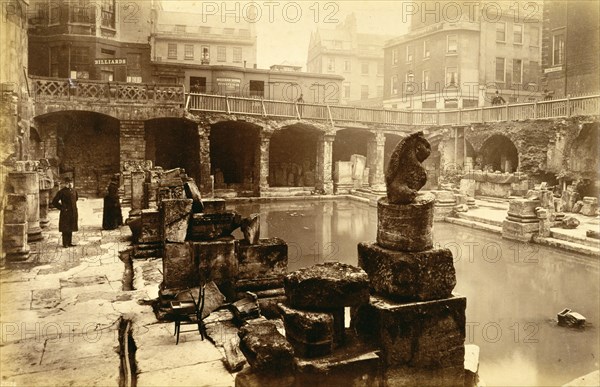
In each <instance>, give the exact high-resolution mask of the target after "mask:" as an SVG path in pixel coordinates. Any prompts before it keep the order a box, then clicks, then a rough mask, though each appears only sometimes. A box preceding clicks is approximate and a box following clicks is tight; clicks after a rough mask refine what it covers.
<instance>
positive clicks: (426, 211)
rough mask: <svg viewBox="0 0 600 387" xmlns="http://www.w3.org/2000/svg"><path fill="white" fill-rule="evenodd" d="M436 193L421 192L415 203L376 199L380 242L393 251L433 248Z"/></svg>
mask: <svg viewBox="0 0 600 387" xmlns="http://www.w3.org/2000/svg"><path fill="white" fill-rule="evenodd" d="M433 206H434V196H433V195H431V194H429V193H419V194H418V195H417V197H416V198H415V200H414V202H413V203H410V204H390V203H389V202H388V200H387V198H381V199H379V200H378V201H377V216H378V219H377V243H378V244H379V245H380V246H381V247H384V248H387V249H390V250H401V251H423V250H427V249H430V248H432V247H433V234H432V224H433Z"/></svg>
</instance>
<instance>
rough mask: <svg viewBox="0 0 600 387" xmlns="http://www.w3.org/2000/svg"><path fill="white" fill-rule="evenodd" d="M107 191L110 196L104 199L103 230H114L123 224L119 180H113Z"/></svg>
mask: <svg viewBox="0 0 600 387" xmlns="http://www.w3.org/2000/svg"><path fill="white" fill-rule="evenodd" d="M107 191H108V194H107V195H106V196H105V197H104V209H103V211H102V229H104V230H114V229H115V228H117V227H119V226H121V225H122V224H123V215H122V213H121V203H120V202H119V183H118V178H113V179H112V180H111V181H110V183H109V184H108V188H107Z"/></svg>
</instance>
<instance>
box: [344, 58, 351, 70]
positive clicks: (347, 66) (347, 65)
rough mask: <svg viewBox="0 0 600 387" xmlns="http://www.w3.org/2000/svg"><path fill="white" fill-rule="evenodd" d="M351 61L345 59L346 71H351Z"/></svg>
mask: <svg viewBox="0 0 600 387" xmlns="http://www.w3.org/2000/svg"><path fill="white" fill-rule="evenodd" d="M350 63H351V62H350V61H349V60H345V61H344V71H345V72H350V70H351V69H352V67H351V65H350Z"/></svg>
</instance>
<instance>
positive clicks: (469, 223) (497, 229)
mask: <svg viewBox="0 0 600 387" xmlns="http://www.w3.org/2000/svg"><path fill="white" fill-rule="evenodd" d="M444 220H445V221H446V222H448V223H452V224H458V225H460V226H465V227H470V228H475V229H478V230H485V231H490V232H494V233H496V234H502V226H495V225H493V224H488V223H483V222H479V221H476V220H470V219H461V218H451V217H448V216H447V217H446V218H444Z"/></svg>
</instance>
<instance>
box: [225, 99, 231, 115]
mask: <svg viewBox="0 0 600 387" xmlns="http://www.w3.org/2000/svg"><path fill="white" fill-rule="evenodd" d="M225 104H226V105H227V114H231V108H230V107H229V97H228V96H225Z"/></svg>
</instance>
